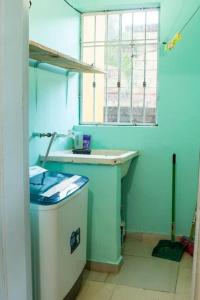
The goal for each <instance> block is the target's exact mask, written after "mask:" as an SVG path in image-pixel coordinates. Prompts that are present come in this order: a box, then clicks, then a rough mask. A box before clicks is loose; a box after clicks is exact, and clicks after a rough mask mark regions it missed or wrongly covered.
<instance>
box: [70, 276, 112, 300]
mask: <svg viewBox="0 0 200 300" xmlns="http://www.w3.org/2000/svg"><path fill="white" fill-rule="evenodd" d="M114 288H115V285H113V284H108V283H103V282H95V281H89V280H88V281H86V282H85V283H84V285H83V286H82V288H81V290H80V293H79V295H78V297H77V298H76V300H110V298H111V296H112V294H113V291H114Z"/></svg>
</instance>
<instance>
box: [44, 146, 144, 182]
mask: <svg viewBox="0 0 200 300" xmlns="http://www.w3.org/2000/svg"><path fill="white" fill-rule="evenodd" d="M138 155H139V152H138V151H128V150H107V149H95V150H92V151H91V154H73V152H72V150H63V151H55V152H51V153H50V154H49V156H48V159H47V161H54V162H62V163H74V164H95V165H111V166H112V165H113V166H114V165H118V166H119V167H120V171H121V178H123V177H124V176H125V175H126V174H127V172H128V170H129V167H130V164H131V161H132V159H133V158H134V157H136V156H138ZM40 159H41V161H43V160H44V156H42V155H41V157H40Z"/></svg>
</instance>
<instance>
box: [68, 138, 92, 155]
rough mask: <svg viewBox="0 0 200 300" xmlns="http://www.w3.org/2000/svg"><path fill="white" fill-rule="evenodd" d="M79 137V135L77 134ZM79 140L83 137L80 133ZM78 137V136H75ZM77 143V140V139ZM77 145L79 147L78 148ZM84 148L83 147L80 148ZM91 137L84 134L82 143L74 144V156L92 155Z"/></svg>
mask: <svg viewBox="0 0 200 300" xmlns="http://www.w3.org/2000/svg"><path fill="white" fill-rule="evenodd" d="M77 135H78V134H77ZM78 136H79V139H80V137H81V134H80V133H79V135H78ZM75 137H76V135H75ZM75 141H76V139H75ZM77 145H79V147H77ZM80 146H82V147H80ZM90 148H91V135H89V134H82V143H81V142H79V143H75V142H74V149H73V150H72V152H73V153H74V154H90V153H91V149H90Z"/></svg>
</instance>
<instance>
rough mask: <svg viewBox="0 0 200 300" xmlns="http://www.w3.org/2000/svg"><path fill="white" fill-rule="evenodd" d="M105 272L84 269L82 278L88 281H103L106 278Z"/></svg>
mask: <svg viewBox="0 0 200 300" xmlns="http://www.w3.org/2000/svg"><path fill="white" fill-rule="evenodd" d="M107 276H108V274H107V273H102V272H95V271H89V270H84V273H83V279H84V280H90V281H99V282H104V281H105V280H106V278H107Z"/></svg>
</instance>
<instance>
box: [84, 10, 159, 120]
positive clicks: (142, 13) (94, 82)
mask: <svg viewBox="0 0 200 300" xmlns="http://www.w3.org/2000/svg"><path fill="white" fill-rule="evenodd" d="M158 29H159V10H158V9H142V10H133V11H128V12H112V13H110V12H109V13H99V14H98V13H95V14H94V13H93V14H84V15H83V36H82V59H83V61H84V62H87V63H89V64H93V65H94V66H96V67H99V68H101V69H104V70H105V71H106V74H105V75H104V74H95V75H93V74H84V75H83V81H82V101H81V123H86V124H91V123H92V124H113V125H123V124H124V125H128V124H129V125H144V124H155V123H156V102H157V61H158V58H157V53H158V31H159V30H158Z"/></svg>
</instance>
